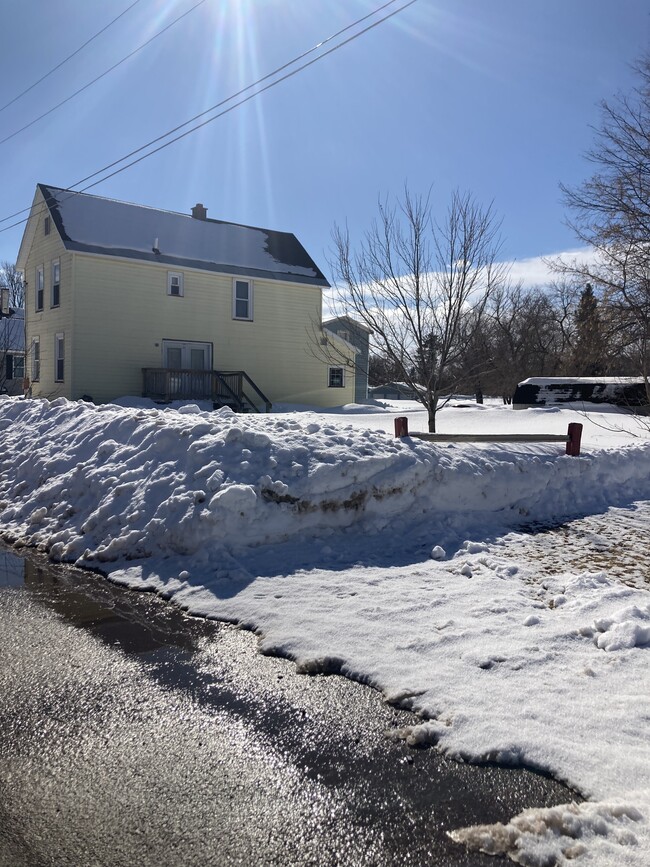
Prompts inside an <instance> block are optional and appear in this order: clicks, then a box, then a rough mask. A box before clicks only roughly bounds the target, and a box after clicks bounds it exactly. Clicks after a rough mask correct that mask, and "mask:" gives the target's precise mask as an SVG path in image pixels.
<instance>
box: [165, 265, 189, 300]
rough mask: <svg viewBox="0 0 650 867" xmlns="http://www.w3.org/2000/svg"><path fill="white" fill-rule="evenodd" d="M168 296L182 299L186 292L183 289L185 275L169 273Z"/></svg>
mask: <svg viewBox="0 0 650 867" xmlns="http://www.w3.org/2000/svg"><path fill="white" fill-rule="evenodd" d="M167 294H168V295H176V296H177V297H182V296H183V295H184V294H185V292H184V288H183V275H182V274H179V273H177V272H175V271H168V272H167Z"/></svg>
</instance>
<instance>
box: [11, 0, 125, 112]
mask: <svg viewBox="0 0 650 867" xmlns="http://www.w3.org/2000/svg"><path fill="white" fill-rule="evenodd" d="M138 3H140V0H134V2H133V3H131V5H130V6H128V7H127V8H126V9H125V10H124V12H120V14H119V15H118V16H117V17H116V18H113V20H112V21H109V23H108V24H107V25H106V26H105V27H102V29H101V30H98V31H97V33H95V35H94V36H91V37H90V39H87V40H86V41H85V42H84V44H83V45H80V46H79V48H77V50H76V51H73V52H72V54H68V56H67V57H64V59H63V60H62V61H61V62H60V63H57V65H56V66H53V67H52V69H50V71H49V72H46V73H45V75H41V77H40V78H39V79H38V81H35V82H34V83H33V84H30V85H29V87H26V88H25V90H23V91H22V92H21V93H19V94H18V96H14V98H13V99H10V100H9V102H8V103H6V104H5V105H3V106H2V107H1V108H0V111H4V110H5V108H9V106H10V105H13V104H14V102H18V100H19V99H20V98H21V97H23V96H25V94H26V93H29V91H30V90H33V89H34V88H35V87H36V86H37V85H38V84H40V83H41V81H45V79H46V78H48V77H49V76H50V75H52V73H53V72H56V71H57V69H61V67H62V66H63V65H64V64H65V63H67V62H68V61H69V60H72V58H73V57H76V55H77V54H79V52H80V51H83V49H84V48H85V47H86V46H87V45H90V43H91V42H93V41H94V40H95V39H97V37H98V36H101V35H102V33H105V32H106V30H108V28H109V27H112V26H113V24H115V22H116V21H119V20H120V18H122V16H123V15H126V13H127V12H130V11H131V9H133V7H134V6H137V5H138Z"/></svg>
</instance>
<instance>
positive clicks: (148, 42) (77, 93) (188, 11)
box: [0, 0, 206, 145]
mask: <svg viewBox="0 0 650 867" xmlns="http://www.w3.org/2000/svg"><path fill="white" fill-rule="evenodd" d="M138 2H139V0H138ZM205 2H206V0H199V2H198V3H196V4H195V5H194V6H192V7H191V9H188V10H187V12H183V14H182V15H179V16H178V18H175V19H174V20H173V21H172V22H170V23H169V24H168V25H167V26H166V27H163V29H162V30H159V31H158V33H154V35H153V36H152V37H151V38H150V39H147V41H146V42H143V43H142V45H139V46H138V47H137V48H135V49H134V50H133V51H132V52H131V53H130V54H127V55H126V57H123V58H122V59H121V60H118V61H117V63H114V64H113V66H111V67H110V68H109V69H106V70H105V71H104V72H102V73H101V74H100V75H98V76H97V78H93V80H92V81H89V82H88V83H87V84H84V86H83V87H80V88H79V90H75V92H74V93H71V94H70V96H66V98H65V99H62V100H61V102H59V103H57V104H56V105H55V106H53V107H52V108H50V109H48V110H47V111H44V112H43V114H39V116H38V117H35V118H34V120H30V122H29V123H26V124H25V126H21V127H20V129H17V130H16V131H15V132H12V133H10V134H9V135H8V136H5V137H4V138H3V139H0V145H2V144H4V143H5V142H8V141H9V139H12V138H15V136H17V135H19V134H20V133H21V132H25V130H26V129H29V128H30V126H34V124H35V123H38V122H39V120H43V118H44V117H47V116H48V114H52V112H53V111H56V110H57V108H61V106H62V105H65V104H66V102H70V100H71V99H74V98H75V96H78V95H79V94H80V93H83V91H84V90H88V88H89V87H92V85H93V84H96V83H97V82H98V81H99V80H100V79H102V78H104V76H106V75H108V74H109V72H112V71H113V70H114V69H117V67H118V66H121V65H122V64H123V63H126V61H127V60H129V59H130V58H131V57H133V55H134V54H137V53H138V51H142V49H143V48H146V47H147V45H150V44H151V43H152V42H153V41H154V39H158V37H159V36H162V35H163V33H165V32H166V31H167V30H169V28H170V27H173V26H174V25H175V24H178V22H179V21H181V20H182V19H183V18H185V16H186V15H189V14H190V12H194V10H195V9H198V8H199V6H202V5H203V4H204V3H205Z"/></svg>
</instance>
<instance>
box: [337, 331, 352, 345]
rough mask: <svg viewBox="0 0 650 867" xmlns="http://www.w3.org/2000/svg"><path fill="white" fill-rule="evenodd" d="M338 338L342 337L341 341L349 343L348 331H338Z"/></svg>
mask: <svg viewBox="0 0 650 867" xmlns="http://www.w3.org/2000/svg"><path fill="white" fill-rule="evenodd" d="M339 337H342V338H343V340H347V342H348V343H349V342H350V332H349V331H339Z"/></svg>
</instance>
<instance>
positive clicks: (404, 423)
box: [395, 415, 409, 437]
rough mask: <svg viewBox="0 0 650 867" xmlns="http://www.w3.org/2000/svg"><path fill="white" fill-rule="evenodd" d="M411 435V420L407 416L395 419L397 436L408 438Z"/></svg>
mask: <svg viewBox="0 0 650 867" xmlns="http://www.w3.org/2000/svg"><path fill="white" fill-rule="evenodd" d="M408 435H409V420H408V419H407V417H406V416H405V415H401V416H399V418H396V419H395V436H396V437H407V436H408Z"/></svg>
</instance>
